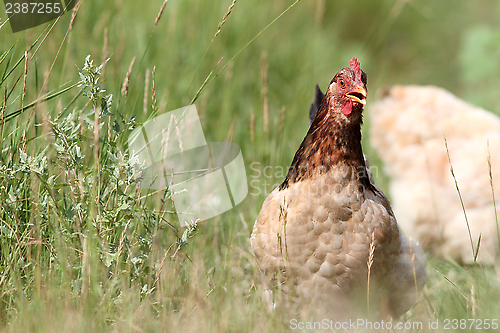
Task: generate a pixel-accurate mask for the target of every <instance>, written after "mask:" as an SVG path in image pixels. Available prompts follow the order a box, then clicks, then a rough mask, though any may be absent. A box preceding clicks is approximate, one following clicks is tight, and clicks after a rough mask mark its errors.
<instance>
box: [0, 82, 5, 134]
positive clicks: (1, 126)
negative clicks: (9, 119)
mask: <svg viewBox="0 0 500 333" xmlns="http://www.w3.org/2000/svg"><path fill="white" fill-rule="evenodd" d="M6 107H7V84H5V92H4V95H3V105H2V122H1V123H0V139H3V125H4V117H5V108H6Z"/></svg>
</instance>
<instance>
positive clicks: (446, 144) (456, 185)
mask: <svg viewBox="0 0 500 333" xmlns="http://www.w3.org/2000/svg"><path fill="white" fill-rule="evenodd" d="M444 146H445V147H446V155H447V156H448V162H449V163H450V172H451V176H452V177H453V180H454V181H455V187H456V189H457V192H458V198H459V199H460V204H461V205H462V210H463V212H464V216H465V223H467V230H468V231H469V238H470V246H471V248H472V257H473V258H474V262H476V259H477V252H476V250H475V249H474V243H473V242H472V234H471V231H470V226H469V219H468V218H467V213H466V212H465V205H464V201H463V199H462V194H461V193H460V189H459V188H458V182H457V178H456V177H455V173H454V172H453V165H452V164H451V158H450V152H449V150H448V142H447V141H446V137H444ZM478 245H479V244H478ZM478 250H479V248H478Z"/></svg>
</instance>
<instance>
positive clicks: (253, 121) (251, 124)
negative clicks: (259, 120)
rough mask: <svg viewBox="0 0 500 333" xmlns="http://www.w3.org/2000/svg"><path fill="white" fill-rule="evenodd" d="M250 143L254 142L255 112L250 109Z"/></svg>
mask: <svg viewBox="0 0 500 333" xmlns="http://www.w3.org/2000/svg"><path fill="white" fill-rule="evenodd" d="M250 141H252V143H253V142H254V141H255V112H253V108H250Z"/></svg>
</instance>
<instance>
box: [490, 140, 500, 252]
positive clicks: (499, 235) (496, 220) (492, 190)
mask: <svg viewBox="0 0 500 333" xmlns="http://www.w3.org/2000/svg"><path fill="white" fill-rule="evenodd" d="M487 149H488V173H489V176H490V187H491V196H492V198H493V210H494V211H495V223H496V225H497V238H498V244H499V245H500V229H499V227H498V214H497V202H496V200H495V189H494V187H493V173H492V172H491V158H490V141H489V140H488V141H487ZM498 255H500V249H498V250H497V256H498Z"/></svg>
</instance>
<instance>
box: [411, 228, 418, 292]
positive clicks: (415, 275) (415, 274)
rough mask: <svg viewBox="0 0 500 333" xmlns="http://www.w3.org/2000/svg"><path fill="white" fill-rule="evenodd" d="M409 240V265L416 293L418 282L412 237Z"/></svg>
mask: <svg viewBox="0 0 500 333" xmlns="http://www.w3.org/2000/svg"><path fill="white" fill-rule="evenodd" d="M409 242H410V255H411V267H412V269H413V282H414V283H415V293H416V294H417V295H418V284H417V271H416V270H415V253H413V246H412V244H413V239H412V238H411V237H410V238H409Z"/></svg>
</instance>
